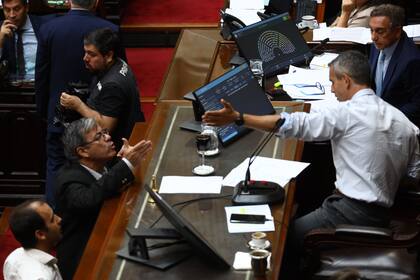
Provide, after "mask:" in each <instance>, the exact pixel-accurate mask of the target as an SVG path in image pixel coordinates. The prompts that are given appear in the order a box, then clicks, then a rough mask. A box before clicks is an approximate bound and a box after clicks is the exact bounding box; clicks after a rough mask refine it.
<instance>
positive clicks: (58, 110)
mask: <svg viewBox="0 0 420 280" xmlns="http://www.w3.org/2000/svg"><path fill="white" fill-rule="evenodd" d="M66 93H67V94H70V95H75V96H77V97H79V98H80V100H82V101H83V102H86V100H87V99H88V96H89V89H88V85H86V84H82V83H69V86H68V88H67V90H66ZM81 117H82V116H81V115H80V114H79V113H78V112H76V111H74V110H71V109H66V108H65V107H63V106H61V104H60V103H58V104H57V106H56V107H55V117H54V120H53V125H54V126H56V127H60V126H64V127H67V126H68V124H69V123H71V122H74V121H75V120H78V119H80V118H81Z"/></svg>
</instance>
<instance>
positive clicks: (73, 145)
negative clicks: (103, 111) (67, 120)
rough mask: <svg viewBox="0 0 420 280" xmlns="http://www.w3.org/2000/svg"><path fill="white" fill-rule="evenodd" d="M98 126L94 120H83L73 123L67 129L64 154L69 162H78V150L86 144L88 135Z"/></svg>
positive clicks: (64, 137)
mask: <svg viewBox="0 0 420 280" xmlns="http://www.w3.org/2000/svg"><path fill="white" fill-rule="evenodd" d="M97 125H98V124H97V123H96V121H95V120H94V119H91V118H82V119H79V120H77V121H74V122H72V123H71V124H69V125H68V126H67V127H66V130H65V131H64V134H63V138H62V141H63V144H64V154H65V155H66V158H67V159H68V160H69V161H78V160H79V155H78V154H77V151H76V149H77V148H78V147H80V146H83V145H84V144H85V143H86V139H85V136H86V134H87V133H88V132H89V131H91V130H92V129H94V128H95V127H96V126H97Z"/></svg>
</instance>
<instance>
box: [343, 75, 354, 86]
mask: <svg viewBox="0 0 420 280" xmlns="http://www.w3.org/2000/svg"><path fill="white" fill-rule="evenodd" d="M343 80H344V83H345V84H346V88H347V89H349V88H350V87H351V83H352V79H351V78H350V77H349V75H347V74H344V75H343Z"/></svg>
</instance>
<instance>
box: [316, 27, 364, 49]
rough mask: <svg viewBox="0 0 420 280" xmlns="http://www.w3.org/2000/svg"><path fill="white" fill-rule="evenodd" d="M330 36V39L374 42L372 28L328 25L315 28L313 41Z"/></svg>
mask: <svg viewBox="0 0 420 280" xmlns="http://www.w3.org/2000/svg"><path fill="white" fill-rule="evenodd" d="M326 38H329V39H330V41H348V42H354V43H359V44H364V45H366V44H368V43H372V38H371V36H370V29H369V28H366V27H352V28H342V27H326V28H318V29H314V32H313V38H312V40H313V41H322V40H324V39H326Z"/></svg>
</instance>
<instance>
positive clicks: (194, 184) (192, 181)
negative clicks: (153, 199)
mask: <svg viewBox="0 0 420 280" xmlns="http://www.w3.org/2000/svg"><path fill="white" fill-rule="evenodd" d="M222 180H223V177H222V176H209V177H198V176H163V177H162V182H161V183H160V188H159V193H220V190H221V188H222Z"/></svg>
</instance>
